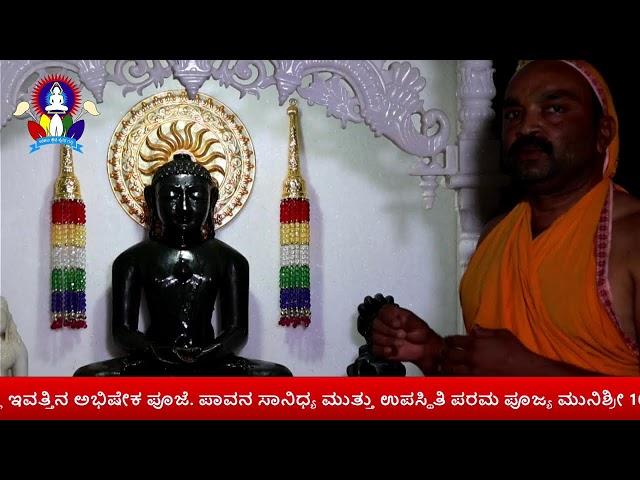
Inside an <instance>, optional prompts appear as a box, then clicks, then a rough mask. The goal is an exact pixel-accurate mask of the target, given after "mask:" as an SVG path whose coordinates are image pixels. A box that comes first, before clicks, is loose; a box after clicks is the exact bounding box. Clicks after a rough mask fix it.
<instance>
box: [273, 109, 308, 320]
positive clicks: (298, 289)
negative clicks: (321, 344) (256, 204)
mask: <svg viewBox="0 0 640 480" xmlns="http://www.w3.org/2000/svg"><path fill="white" fill-rule="evenodd" d="M289 103H290V105H289V108H288V109H287V114H288V115H289V155H288V156H289V159H288V164H289V166H288V171H287V177H286V179H285V181H284V184H283V187H282V200H281V201H280V322H279V324H280V325H284V326H288V327H289V326H290V327H297V326H298V325H303V326H304V327H308V326H309V323H310V322H311V293H310V286H311V285H310V275H309V239H310V235H309V234H310V232H309V199H308V198H307V192H306V187H305V182H304V179H303V178H302V175H301V173H300V156H299V152H298V107H297V106H296V104H297V102H296V100H293V99H292V100H290V102H289Z"/></svg>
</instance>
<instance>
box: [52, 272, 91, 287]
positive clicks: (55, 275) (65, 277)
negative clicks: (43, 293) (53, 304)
mask: <svg viewBox="0 0 640 480" xmlns="http://www.w3.org/2000/svg"><path fill="white" fill-rule="evenodd" d="M86 279H87V275H86V273H85V271H84V269H82V268H64V269H63V268H54V269H53V270H52V271H51V290H52V291H54V292H64V291H67V292H69V291H71V292H78V291H83V290H85V288H86V283H87V280H86Z"/></svg>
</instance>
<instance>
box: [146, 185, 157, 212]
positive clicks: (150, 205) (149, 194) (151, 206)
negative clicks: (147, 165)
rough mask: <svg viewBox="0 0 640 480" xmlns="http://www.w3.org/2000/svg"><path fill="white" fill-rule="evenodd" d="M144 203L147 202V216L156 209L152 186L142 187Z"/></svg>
mask: <svg viewBox="0 0 640 480" xmlns="http://www.w3.org/2000/svg"><path fill="white" fill-rule="evenodd" d="M144 201H145V202H147V209H148V210H149V214H151V212H152V211H154V210H155V209H156V199H155V195H154V194H153V185H147V186H146V187H144Z"/></svg>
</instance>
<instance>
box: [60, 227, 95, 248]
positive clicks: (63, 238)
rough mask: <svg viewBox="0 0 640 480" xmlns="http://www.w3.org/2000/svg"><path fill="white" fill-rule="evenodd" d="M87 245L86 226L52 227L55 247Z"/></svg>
mask: <svg viewBox="0 0 640 480" xmlns="http://www.w3.org/2000/svg"><path fill="white" fill-rule="evenodd" d="M86 243H87V230H86V227H85V226H84V225H75V224H69V225H52V226H51V244H52V245H53V246H54V247H62V246H65V245H67V246H74V247H84V246H85V245H86Z"/></svg>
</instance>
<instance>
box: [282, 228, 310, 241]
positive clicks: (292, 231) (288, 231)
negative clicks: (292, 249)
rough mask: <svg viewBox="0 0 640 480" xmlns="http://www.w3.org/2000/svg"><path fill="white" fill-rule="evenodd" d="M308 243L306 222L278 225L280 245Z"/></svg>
mask: <svg viewBox="0 0 640 480" xmlns="http://www.w3.org/2000/svg"><path fill="white" fill-rule="evenodd" d="M292 244H296V245H308V244H309V224H308V223H285V224H281V225H280V245H292Z"/></svg>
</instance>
